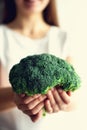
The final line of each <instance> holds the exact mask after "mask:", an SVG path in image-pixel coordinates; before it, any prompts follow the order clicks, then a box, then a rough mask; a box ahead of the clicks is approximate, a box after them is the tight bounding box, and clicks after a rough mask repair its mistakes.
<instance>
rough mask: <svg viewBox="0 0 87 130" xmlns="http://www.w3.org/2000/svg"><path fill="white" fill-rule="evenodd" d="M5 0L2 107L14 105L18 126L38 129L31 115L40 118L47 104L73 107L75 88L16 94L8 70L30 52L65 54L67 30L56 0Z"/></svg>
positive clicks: (0, 70) (54, 108) (0, 83)
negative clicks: (63, 26)
mask: <svg viewBox="0 0 87 130" xmlns="http://www.w3.org/2000/svg"><path fill="white" fill-rule="evenodd" d="M5 3H6V4H5V9H6V11H5V12H6V13H5V19H4V20H3V24H2V25H1V26H0V37H1V42H0V44H1V45H0V46H1V47H0V49H1V50H0V53H1V54H0V73H1V76H0V111H5V110H7V109H11V111H10V112H11V114H13V117H15V118H16V119H15V121H16V123H18V120H19V116H20V124H19V123H18V124H16V126H17V127H18V129H21V130H22V129H23V130H24V129H27V128H29V129H30V130H34V129H35V130H36V128H37V127H36V125H35V126H34V125H32V123H31V122H30V120H29V118H28V116H29V117H30V118H31V120H32V121H33V122H36V121H38V120H39V119H40V118H41V116H42V114H43V111H42V109H43V107H45V108H46V111H47V112H48V113H55V112H59V111H70V110H71V109H72V108H73V102H72V101H71V98H72V96H71V92H68V93H66V92H64V91H63V90H61V89H60V88H56V89H52V90H50V91H49V92H48V93H47V95H40V94H39V95H35V96H32V97H28V96H26V95H24V94H23V95H16V94H14V92H13V91H12V88H11V87H10V86H11V85H10V83H9V80H8V74H9V71H10V69H11V67H12V66H13V65H14V64H16V63H18V62H19V60H20V59H21V58H23V57H25V56H27V55H33V54H41V53H51V54H54V55H56V56H59V57H62V54H63V50H64V46H65V45H64V44H65V38H66V34H65V32H64V31H63V30H61V29H60V28H59V23H58V21H57V13H56V4H55V0H6V1H5ZM67 57H68V59H70V58H69V56H68V55H67ZM67 57H66V58H67ZM14 100H15V103H14ZM16 106H17V107H18V108H19V109H20V110H21V111H22V112H23V113H22V112H20V111H19V110H17V109H16ZM12 108H14V109H12ZM14 113H15V114H14ZM24 113H25V114H27V116H26V115H25V114H24ZM16 115H17V116H16ZM18 115H19V116H18ZM21 120H22V121H24V120H25V123H23V124H22V123H21ZM39 121H40V120H39ZM30 123H31V125H30ZM24 124H25V125H24ZM37 124H38V123H37ZM31 127H32V128H31ZM34 127H35V128H34ZM38 129H39V128H38Z"/></svg>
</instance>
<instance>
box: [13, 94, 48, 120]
mask: <svg viewBox="0 0 87 130" xmlns="http://www.w3.org/2000/svg"><path fill="white" fill-rule="evenodd" d="M45 99H46V95H41V94H37V95H34V96H26V95H25V94H22V95H18V94H16V93H15V94H14V101H15V103H16V105H17V107H18V109H20V110H21V111H22V112H23V113H25V114H27V115H28V116H29V117H30V118H31V120H32V121H33V122H36V121H37V120H38V119H39V118H40V117H41V116H42V114H43V111H42V108H43V107H44V100H45Z"/></svg>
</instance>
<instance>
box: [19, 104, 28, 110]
mask: <svg viewBox="0 0 87 130" xmlns="http://www.w3.org/2000/svg"><path fill="white" fill-rule="evenodd" d="M17 107H18V109H19V110H22V111H26V110H29V108H28V107H27V106H26V105H25V104H20V105H18V106H17Z"/></svg>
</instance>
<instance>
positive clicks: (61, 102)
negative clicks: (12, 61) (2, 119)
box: [0, 0, 74, 122]
mask: <svg viewBox="0 0 87 130" xmlns="http://www.w3.org/2000/svg"><path fill="white" fill-rule="evenodd" d="M15 1H16V4H17V16H16V18H15V20H14V21H12V22H11V23H9V24H8V25H6V26H8V27H9V28H10V29H11V30H13V31H15V32H17V33H20V34H22V35H25V36H27V37H30V38H32V39H38V38H42V37H44V36H45V35H46V33H47V32H48V31H49V29H50V25H48V24H47V23H46V22H45V21H44V19H43V17H42V11H43V9H44V8H45V7H46V6H47V4H48V3H49V1H50V0H42V1H41V3H39V4H40V5H39V6H38V8H37V6H36V5H32V6H31V8H29V11H28V10H26V9H25V8H24V5H23V0H19V1H17V0H15ZM23 11H24V12H23ZM29 12H30V13H29ZM38 19H39V20H38ZM70 59H71V58H69V61H70ZM0 72H1V75H0V111H4V110H8V109H10V108H14V107H18V109H20V110H21V111H23V112H24V113H25V114H27V115H28V116H29V117H30V118H31V120H32V121H33V122H36V121H37V120H39V118H41V116H42V114H43V110H42V109H43V107H45V109H46V111H47V112H48V113H55V112H59V111H70V110H72V109H73V108H74V104H73V102H72V94H71V92H67V93H66V92H65V91H63V90H62V89H61V88H59V87H58V86H57V87H56V88H53V89H51V90H49V91H48V93H47V94H46V95H41V94H37V95H34V96H26V95H25V94H22V95H17V94H15V93H14V92H13V91H12V88H11V87H10V86H11V85H10V83H9V81H8V75H7V72H6V70H5V68H4V67H3V65H2V63H0ZM8 104H9V105H8Z"/></svg>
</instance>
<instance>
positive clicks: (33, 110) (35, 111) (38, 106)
mask: <svg viewBox="0 0 87 130" xmlns="http://www.w3.org/2000/svg"><path fill="white" fill-rule="evenodd" d="M43 107H44V102H41V103H40V104H38V105H37V106H36V107H35V108H33V109H32V110H31V113H32V114H33V115H35V114H37V113H38V112H39V111H40V110H41V109H42V108H43Z"/></svg>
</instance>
